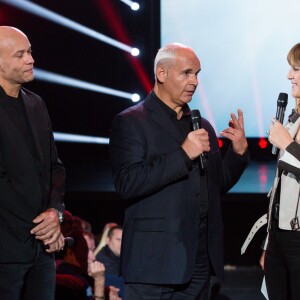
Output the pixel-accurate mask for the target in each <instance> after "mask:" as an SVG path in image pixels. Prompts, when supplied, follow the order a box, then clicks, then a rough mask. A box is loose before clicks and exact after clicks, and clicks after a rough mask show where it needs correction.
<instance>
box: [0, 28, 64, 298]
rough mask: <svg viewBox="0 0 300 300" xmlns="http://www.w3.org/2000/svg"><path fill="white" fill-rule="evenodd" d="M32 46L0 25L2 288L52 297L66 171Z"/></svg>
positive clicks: (5, 293) (9, 293)
mask: <svg viewBox="0 0 300 300" xmlns="http://www.w3.org/2000/svg"><path fill="white" fill-rule="evenodd" d="M33 64H34V60H33V57H32V50H31V45H30V43H29V40H28V38H27V37H26V35H25V34H24V33H23V32H21V31H20V30H18V29H16V28H13V27H8V26H0V237H1V241H2V242H1V246H0V295H1V299H10V300H11V299H44V300H48V299H49V300H50V299H54V286H55V265H54V254H53V252H55V251H59V250H60V249H62V248H63V246H64V239H63V236H62V234H61V231H60V222H61V221H62V218H63V211H64V203H63V197H62V196H63V192H64V182H65V170H64V167H63V165H62V163H61V162H60V160H59V159H58V157H57V152H56V147H55V144H54V139H53V133H52V129H51V123H50V120H49V116H48V113H47V110H46V107H45V104H44V102H43V100H42V99H41V97H39V96H38V95H36V94H34V93H32V92H31V91H29V90H27V89H25V88H23V87H22V85H23V84H24V83H27V82H30V81H32V80H33V79H34V72H33Z"/></svg>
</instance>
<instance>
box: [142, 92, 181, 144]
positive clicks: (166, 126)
mask: <svg viewBox="0 0 300 300" xmlns="http://www.w3.org/2000/svg"><path fill="white" fill-rule="evenodd" d="M145 108H146V109H147V111H148V112H149V116H150V117H151V118H152V120H153V121H154V122H155V123H157V124H158V125H159V126H160V127H161V128H162V130H164V131H166V132H167V133H168V135H171V136H172V137H173V138H174V139H175V140H177V141H178V142H179V143H180V144H181V143H182V135H181V133H180V131H179V130H178V128H176V126H175V125H174V123H173V122H172V120H171V118H170V117H168V116H167V115H166V112H165V111H164V110H163V109H162V107H161V106H160V105H159V103H157V102H156V101H155V99H153V98H152V96H151V94H150V95H149V96H148V97H147V98H146V99H145Z"/></svg>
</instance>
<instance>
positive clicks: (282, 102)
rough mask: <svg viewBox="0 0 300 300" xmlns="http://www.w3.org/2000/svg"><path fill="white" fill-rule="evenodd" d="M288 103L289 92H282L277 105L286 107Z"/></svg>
mask: <svg viewBox="0 0 300 300" xmlns="http://www.w3.org/2000/svg"><path fill="white" fill-rule="evenodd" d="M287 103H288V94H286V93H280V94H279V96H278V100H277V106H279V107H283V108H286V106H287Z"/></svg>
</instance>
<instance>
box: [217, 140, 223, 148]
mask: <svg viewBox="0 0 300 300" xmlns="http://www.w3.org/2000/svg"><path fill="white" fill-rule="evenodd" d="M218 145H219V148H222V147H223V141H222V140H221V139H219V138H218Z"/></svg>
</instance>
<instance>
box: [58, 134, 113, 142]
mask: <svg viewBox="0 0 300 300" xmlns="http://www.w3.org/2000/svg"><path fill="white" fill-rule="evenodd" d="M54 139H55V141H56V142H69V143H89V144H103V145H108V143H109V138H104V137H96V136H86V135H80V134H70V133H62V132H54Z"/></svg>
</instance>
